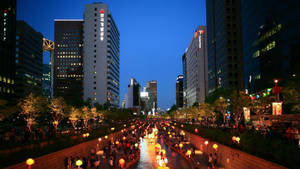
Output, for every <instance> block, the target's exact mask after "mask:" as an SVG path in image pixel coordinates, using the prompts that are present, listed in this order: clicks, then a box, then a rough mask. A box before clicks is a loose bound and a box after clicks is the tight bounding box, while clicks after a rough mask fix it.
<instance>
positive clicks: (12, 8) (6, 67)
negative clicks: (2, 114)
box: [0, 0, 18, 99]
mask: <svg viewBox="0 0 300 169" xmlns="http://www.w3.org/2000/svg"><path fill="white" fill-rule="evenodd" d="M0 11H1V13H0V97H4V98H8V99H11V98H13V97H12V96H14V95H15V80H16V79H15V75H16V57H18V55H16V53H15V51H16V0H5V1H1V2H0Z"/></svg>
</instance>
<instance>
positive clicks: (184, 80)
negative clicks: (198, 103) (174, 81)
mask: <svg viewBox="0 0 300 169" xmlns="http://www.w3.org/2000/svg"><path fill="white" fill-rule="evenodd" d="M186 50H187V49H186ZM185 52H186V51H185ZM185 52H184V54H183V55H182V72H183V82H182V88H183V107H186V105H187V104H186V81H187V80H186V75H187V74H186V55H185Z"/></svg>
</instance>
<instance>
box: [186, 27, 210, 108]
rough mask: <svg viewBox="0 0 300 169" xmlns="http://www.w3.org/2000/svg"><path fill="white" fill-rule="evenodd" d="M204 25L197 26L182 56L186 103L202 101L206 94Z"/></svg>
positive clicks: (189, 104)
mask: <svg viewBox="0 0 300 169" xmlns="http://www.w3.org/2000/svg"><path fill="white" fill-rule="evenodd" d="M205 32H206V27H205V26H198V27H197V29H196V31H195V33H194V37H193V39H192V41H191V43H190V45H189V46H188V48H187V49H186V52H185V55H184V56H183V69H184V70H183V73H184V78H185V79H184V81H185V82H184V84H185V86H184V87H185V97H186V105H187V106H192V105H193V104H194V103H200V102H204V100H205V97H206V96H207V85H208V84H207V50H206V49H207V48H206V33H205Z"/></svg>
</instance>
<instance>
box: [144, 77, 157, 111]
mask: <svg viewBox="0 0 300 169" xmlns="http://www.w3.org/2000/svg"><path fill="white" fill-rule="evenodd" d="M146 87H147V88H148V89H149V92H150V100H151V103H152V106H151V107H152V109H153V110H154V111H156V110H157V81H156V80H151V81H148V82H147V85H146Z"/></svg>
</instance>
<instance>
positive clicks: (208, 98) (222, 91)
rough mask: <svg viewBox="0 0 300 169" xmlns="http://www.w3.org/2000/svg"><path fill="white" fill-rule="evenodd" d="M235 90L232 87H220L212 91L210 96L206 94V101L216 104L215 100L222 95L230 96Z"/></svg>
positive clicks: (224, 96)
mask: <svg viewBox="0 0 300 169" xmlns="http://www.w3.org/2000/svg"><path fill="white" fill-rule="evenodd" d="M232 92H233V90H232V89H229V88H227V89H224V88H218V89H217V90H215V91H214V92H213V93H211V94H210V95H209V96H206V98H205V102H206V103H210V104H214V102H215V101H216V100H217V99H219V98H220V97H223V98H230V97H231V95H232Z"/></svg>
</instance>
